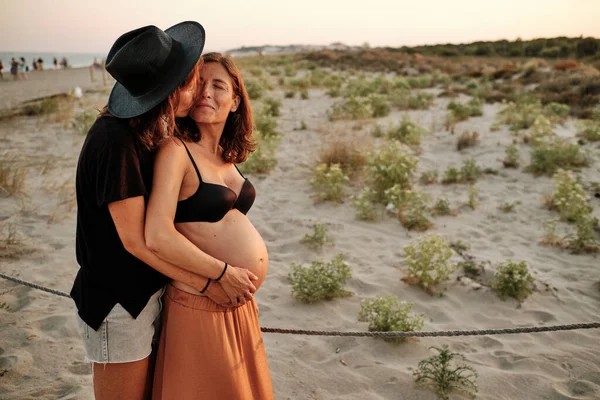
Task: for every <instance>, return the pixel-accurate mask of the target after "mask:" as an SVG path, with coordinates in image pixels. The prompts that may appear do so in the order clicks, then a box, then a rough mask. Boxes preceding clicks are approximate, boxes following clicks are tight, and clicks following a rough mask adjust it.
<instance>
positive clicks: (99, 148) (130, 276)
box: [71, 117, 168, 330]
mask: <svg viewBox="0 0 600 400" xmlns="http://www.w3.org/2000/svg"><path fill="white" fill-rule="evenodd" d="M152 161H153V154H152V152H151V151H149V150H147V149H145V148H144V147H143V146H142V145H141V143H140V142H139V141H138V140H137V139H136V136H135V134H134V133H133V132H132V130H131V128H130V127H129V125H128V123H127V121H126V120H122V119H119V118H114V117H102V118H100V119H98V120H97V121H96V122H95V123H94V125H93V126H92V127H91V129H90V131H89V132H88V134H87V137H86V139H85V141H84V143H83V147H82V149H81V154H80V155H79V161H78V163H77V174H76V193H77V233H76V244H75V247H76V254H77V262H78V263H79V266H80V268H79V271H78V273H77V276H76V277H75V282H74V284H73V288H72V289H71V297H72V298H73V300H74V301H75V304H76V306H77V309H78V312H79V316H80V317H81V319H83V320H84V321H85V322H86V323H87V324H88V325H89V326H90V327H92V328H94V329H96V330H97V329H98V328H99V327H100V324H101V323H102V321H103V320H104V318H106V316H107V315H108V313H109V312H110V311H111V310H112V308H113V307H114V306H115V304H117V303H119V304H121V305H122V306H123V307H124V308H125V309H126V310H127V311H128V312H129V313H130V314H131V315H132V316H133V317H134V318H137V316H138V315H139V314H140V312H141V311H142V309H143V308H144V307H145V306H146V304H147V303H148V300H149V299H150V297H151V296H152V294H154V293H155V292H156V291H157V290H158V289H160V288H161V287H162V286H164V285H165V284H166V283H167V282H168V278H167V277H166V276H164V275H162V274H160V273H159V272H157V271H156V270H154V269H152V268H151V267H150V266H148V265H146V264H145V263H144V262H142V261H140V260H139V259H137V258H135V257H134V256H133V255H131V254H130V253H129V252H127V250H125V247H124V246H123V243H122V242H121V240H120V239H119V235H118V233H117V229H116V227H115V224H114V222H113V219H112V217H111V215H110V212H109V211H108V204H109V203H112V202H115V201H118V200H124V199H127V198H131V197H137V196H144V199H145V201H147V200H148V195H149V193H150V188H151V187H152Z"/></svg>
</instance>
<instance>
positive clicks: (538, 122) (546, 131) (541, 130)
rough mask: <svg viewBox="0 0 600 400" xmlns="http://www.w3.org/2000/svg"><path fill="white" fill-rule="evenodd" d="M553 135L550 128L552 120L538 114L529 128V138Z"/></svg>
mask: <svg viewBox="0 0 600 400" xmlns="http://www.w3.org/2000/svg"><path fill="white" fill-rule="evenodd" d="M555 136H556V133H554V131H553V130H552V122H550V120H549V119H548V118H546V117H545V116H543V115H540V116H538V117H537V118H536V119H535V122H534V123H533V127H532V128H531V134H530V135H529V139H530V140H531V141H537V140H539V139H542V138H551V137H555Z"/></svg>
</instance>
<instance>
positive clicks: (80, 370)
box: [68, 361, 92, 375]
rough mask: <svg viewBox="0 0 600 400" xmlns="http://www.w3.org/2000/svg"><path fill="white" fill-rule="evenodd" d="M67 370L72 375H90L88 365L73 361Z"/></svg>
mask: <svg viewBox="0 0 600 400" xmlns="http://www.w3.org/2000/svg"><path fill="white" fill-rule="evenodd" d="M68 369H69V372H70V373H72V374H74V375H90V374H91V373H92V370H91V367H90V364H88V363H85V362H78V361H75V362H74V363H73V365H71V366H70V367H69V368H68Z"/></svg>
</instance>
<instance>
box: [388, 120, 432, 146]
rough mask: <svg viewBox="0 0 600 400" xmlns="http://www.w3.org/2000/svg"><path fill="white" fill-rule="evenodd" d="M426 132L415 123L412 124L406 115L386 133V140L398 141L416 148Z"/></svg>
mask: <svg viewBox="0 0 600 400" xmlns="http://www.w3.org/2000/svg"><path fill="white" fill-rule="evenodd" d="M426 133H427V131H426V130H425V129H424V128H422V127H420V126H419V125H418V124H417V123H415V122H412V121H411V120H410V118H409V117H408V116H406V115H404V116H402V120H401V121H400V123H399V124H398V125H397V126H395V127H392V128H390V129H389V130H388V132H387V137H388V139H392V140H399V141H400V142H402V143H405V144H407V145H409V146H418V145H420V144H421V138H422V137H423V136H425V134H426Z"/></svg>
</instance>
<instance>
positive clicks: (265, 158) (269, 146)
mask: <svg viewBox="0 0 600 400" xmlns="http://www.w3.org/2000/svg"><path fill="white" fill-rule="evenodd" d="M253 136H254V139H255V140H256V141H257V146H256V150H255V151H254V152H253V153H251V154H250V156H249V157H248V159H247V160H246V161H245V162H243V163H242V164H240V165H239V168H240V170H241V171H242V172H243V173H245V174H246V173H249V174H252V173H258V174H264V173H267V172H270V171H271V170H272V169H273V168H275V166H276V165H277V159H276V158H275V143H276V141H275V140H269V139H261V135H260V132H258V131H254V134H253Z"/></svg>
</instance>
